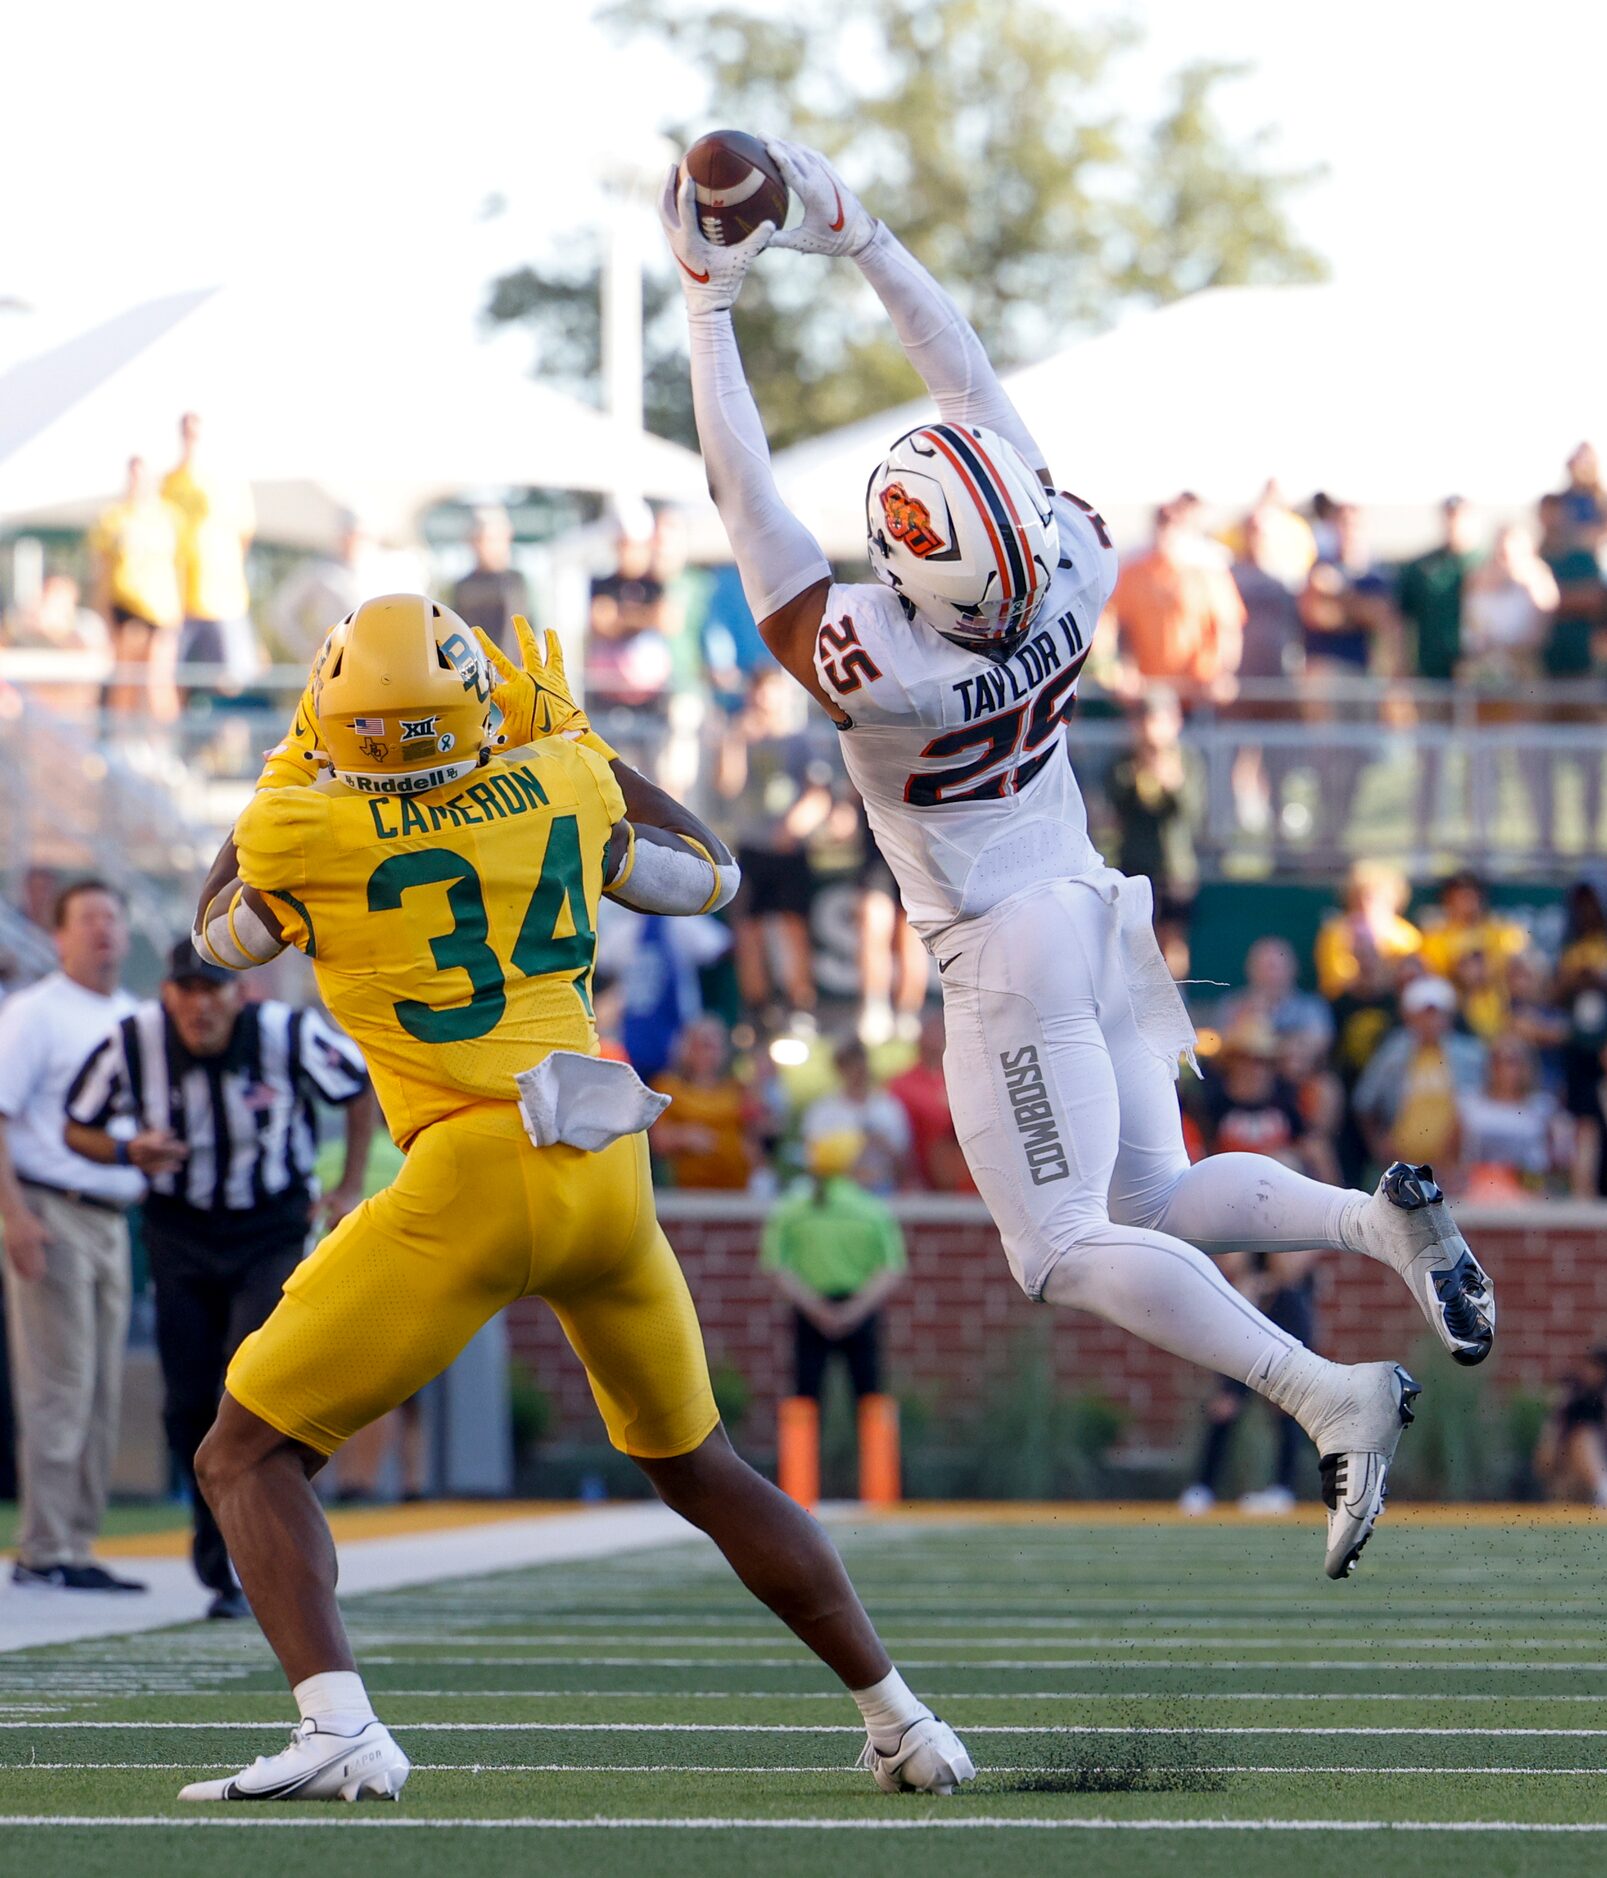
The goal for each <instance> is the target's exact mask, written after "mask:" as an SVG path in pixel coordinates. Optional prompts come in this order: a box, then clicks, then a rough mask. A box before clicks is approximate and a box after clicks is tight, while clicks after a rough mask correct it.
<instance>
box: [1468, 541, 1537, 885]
mask: <svg viewBox="0 0 1607 1878" xmlns="http://www.w3.org/2000/svg"><path fill="white" fill-rule="evenodd" d="M1557 606H1558V590H1557V583H1556V581H1555V579H1554V578H1553V577H1552V573H1551V569H1550V568H1549V567H1547V566H1546V564H1545V562H1544V561H1543V560H1541V558H1540V556H1539V555H1538V554H1537V553H1536V552H1535V549H1534V543H1533V542H1532V541H1531V540H1530V538H1529V536H1528V535H1527V534H1526V533H1525V532H1524V530H1523V529H1521V528H1503V529H1502V530H1501V532H1500V534H1499V535H1497V536H1496V541H1495V548H1494V551H1493V552H1492V553H1491V555H1490V557H1489V559H1488V560H1486V561H1484V562H1483V563H1481V564H1480V566H1478V567H1476V568H1475V569H1474V570H1473V572H1472V573H1471V574H1470V575H1469V576H1468V578H1467V581H1466V583H1465V584H1464V587H1463V593H1462V662H1461V664H1460V666H1459V667H1458V670H1457V677H1458V680H1459V681H1460V683H1462V684H1463V685H1465V686H1466V687H1468V688H1469V689H1470V690H1472V691H1473V692H1475V693H1476V694H1477V705H1476V707H1475V708H1476V717H1477V721H1478V723H1479V725H1480V726H1481V727H1484V726H1490V725H1498V724H1515V723H1533V722H1535V721H1536V720H1537V718H1538V720H1539V721H1541V722H1544V721H1545V719H1546V716H1547V713H1546V712H1545V711H1543V710H1542V711H1540V712H1539V713H1537V712H1536V711H1535V708H1534V706H1533V705H1532V704H1530V703H1529V702H1528V701H1527V696H1526V694H1527V693H1528V692H1530V691H1531V690H1532V688H1533V683H1534V680H1535V679H1536V678H1537V677H1538V676H1539V675H1540V652H1541V647H1542V646H1543V645H1544V643H1545V641H1546V638H1547V637H1548V631H1549V626H1550V622H1551V619H1552V617H1553V616H1554V615H1555V613H1556V611H1557ZM1501 757H1502V752H1501V749H1500V747H1499V745H1498V744H1497V743H1496V742H1495V741H1494V740H1492V739H1490V738H1482V739H1481V740H1480V743H1479V746H1478V749H1477V752H1476V754H1475V759H1474V767H1473V778H1472V785H1473V786H1472V792H1471V793H1472V798H1473V832H1474V841H1475V845H1476V846H1477V847H1479V848H1480V849H1483V848H1484V847H1485V846H1486V844H1487V842H1488V841H1489V839H1490V836H1491V835H1492V834H1493V832H1494V829H1495V823H1496V815H1497V810H1498V807H1499V804H1500V801H1501V799H1502V795H1501V790H1500V775H1501ZM1517 767H1518V773H1519V775H1520V777H1521V778H1522V781H1523V786H1524V788H1525V790H1526V791H1527V793H1528V795H1529V797H1530V799H1531V801H1532V802H1533V804H1534V807H1535V812H1536V816H1537V818H1538V819H1539V820H1540V821H1541V823H1542V825H1544V822H1545V818H1546V816H1547V814H1548V813H1549V812H1550V792H1549V785H1550V771H1551V755H1550V752H1549V750H1544V749H1537V748H1536V747H1535V745H1534V744H1533V742H1532V741H1530V740H1529V739H1528V738H1526V737H1524V736H1523V735H1522V734H1521V733H1520V735H1519V739H1518V744H1517Z"/></svg>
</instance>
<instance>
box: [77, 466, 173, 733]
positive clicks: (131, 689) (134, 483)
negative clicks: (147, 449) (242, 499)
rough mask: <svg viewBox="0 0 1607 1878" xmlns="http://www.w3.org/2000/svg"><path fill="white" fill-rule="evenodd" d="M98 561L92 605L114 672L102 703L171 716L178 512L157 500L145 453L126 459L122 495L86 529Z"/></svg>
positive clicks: (159, 496)
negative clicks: (116, 672)
mask: <svg viewBox="0 0 1607 1878" xmlns="http://www.w3.org/2000/svg"><path fill="white" fill-rule="evenodd" d="M88 545H89V552H90V555H91V557H92V559H93V561H94V564H95V587H94V593H95V610H96V612H97V613H99V614H100V616H101V618H102V619H103V620H104V621H105V622H106V626H107V629H108V631H109V632H110V634H111V654H112V663H113V664H114V665H115V666H117V668H118V670H119V673H120V674H121V673H124V672H127V673H129V674H130V675H129V676H127V677H123V676H119V678H118V679H117V681H116V682H114V683H113V684H111V685H109V686H108V687H107V690H106V694H105V704H106V706H107V708H108V709H109V710H113V711H140V710H146V709H150V708H155V709H156V710H157V711H158V712H159V713H160V714H161V715H164V716H170V715H171V714H172V708H173V706H174V705H175V704H176V699H175V698H174V696H173V689H172V669H173V659H174V655H175V653H176V652H177V649H178V637H177V628H178V624H179V620H180V618H181V617H182V609H181V607H180V604H179V580H178V553H179V533H178V516H177V513H176V512H175V510H174V509H173V508H172V507H171V506H170V505H169V504H168V503H166V502H164V501H163V500H162V497H161V495H160V494H159V493H158V491H157V487H156V479H155V477H154V476H152V474H151V472H150V469H149V468H148V467H147V465H146V462H145V459H144V458H143V457H138V456H131V457H130V458H129V459H128V482H127V485H126V487H125V488H124V491H123V498H122V500H121V501H120V502H115V503H113V504H112V506H111V507H110V508H109V509H106V510H105V511H104V512H103V513H102V514H101V516H100V519H99V520H98V521H97V522H96V523H95V526H94V527H93V528H92V529H91V530H90V533H89V544H88Z"/></svg>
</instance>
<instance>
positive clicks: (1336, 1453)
mask: <svg viewBox="0 0 1607 1878" xmlns="http://www.w3.org/2000/svg"><path fill="white" fill-rule="evenodd" d="M1341 1374H1342V1375H1343V1376H1344V1378H1345V1379H1346V1380H1345V1383H1344V1385H1343V1391H1344V1392H1343V1394H1342V1395H1341V1396H1336V1398H1335V1399H1334V1401H1333V1402H1332V1404H1331V1405H1330V1406H1329V1407H1328V1409H1327V1411H1326V1413H1325V1414H1323V1415H1322V1416H1321V1417H1320V1418H1319V1419H1318V1420H1317V1422H1316V1426H1315V1427H1313V1428H1308V1430H1307V1432H1308V1433H1309V1434H1310V1435H1311V1438H1312V1440H1313V1441H1315V1442H1316V1444H1317V1452H1318V1454H1319V1455H1320V1456H1321V1457H1322V1459H1321V1467H1322V1497H1323V1503H1324V1505H1325V1506H1326V1507H1327V1508H1328V1551H1327V1555H1326V1557H1325V1558H1324V1560H1323V1569H1324V1570H1325V1571H1326V1572H1327V1574H1328V1576H1329V1577H1330V1578H1348V1577H1349V1576H1350V1574H1351V1573H1352V1572H1353V1571H1354V1570H1355V1569H1356V1561H1357V1559H1359V1558H1360V1557H1361V1553H1362V1547H1363V1546H1365V1545H1366V1543H1367V1541H1368V1540H1369V1539H1370V1538H1371V1537H1372V1535H1373V1527H1374V1526H1375V1525H1376V1524H1377V1523H1378V1519H1379V1516H1380V1515H1381V1514H1382V1513H1383V1510H1384V1499H1385V1496H1386V1495H1387V1493H1388V1491H1389V1467H1390V1462H1391V1461H1392V1460H1393V1459H1394V1457H1395V1449H1396V1448H1397V1446H1398V1445H1399V1443H1400V1438H1401V1435H1402V1433H1403V1432H1404V1430H1405V1429H1406V1428H1407V1426H1408V1425H1409V1424H1410V1423H1411V1421H1412V1418H1413V1413H1414V1409H1413V1405H1414V1404H1415V1402H1416V1401H1417V1398H1418V1397H1419V1396H1420V1395H1421V1394H1422V1390H1421V1389H1420V1388H1419V1387H1418V1385H1417V1384H1416V1383H1415V1382H1414V1381H1413V1380H1412V1378H1411V1377H1410V1376H1409V1375H1408V1374H1407V1373H1406V1371H1405V1370H1404V1369H1402V1368H1401V1366H1400V1364H1399V1363H1358V1364H1357V1365H1355V1367H1354V1368H1351V1369H1347V1370H1344V1371H1342V1372H1341Z"/></svg>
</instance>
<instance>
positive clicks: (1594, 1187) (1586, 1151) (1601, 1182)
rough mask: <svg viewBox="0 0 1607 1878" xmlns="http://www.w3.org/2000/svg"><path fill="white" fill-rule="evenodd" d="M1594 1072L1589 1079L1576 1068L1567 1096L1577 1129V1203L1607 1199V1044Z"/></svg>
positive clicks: (1574, 1174)
mask: <svg viewBox="0 0 1607 1878" xmlns="http://www.w3.org/2000/svg"><path fill="white" fill-rule="evenodd" d="M1592 1069H1593V1072H1594V1073H1593V1074H1592V1075H1589V1076H1587V1075H1586V1074H1585V1073H1584V1072H1583V1070H1582V1069H1577V1068H1576V1069H1575V1071H1574V1077H1573V1084H1572V1086H1571V1087H1570V1089H1569V1090H1568V1094H1567V1107H1568V1113H1569V1115H1570V1116H1571V1117H1572V1120H1573V1129H1574V1134H1573V1167H1572V1177H1571V1179H1570V1182H1569V1188H1570V1191H1571V1192H1572V1194H1573V1196H1574V1198H1575V1199H1576V1200H1607V1044H1604V1045H1603V1046H1602V1048H1601V1049H1600V1050H1599V1051H1598V1052H1597V1053H1596V1059H1595V1062H1594V1064H1593V1065H1592Z"/></svg>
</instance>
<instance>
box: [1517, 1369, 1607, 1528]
mask: <svg viewBox="0 0 1607 1878" xmlns="http://www.w3.org/2000/svg"><path fill="white" fill-rule="evenodd" d="M1534 1469H1535V1472H1536V1474H1538V1475H1539V1477H1540V1478H1541V1480H1543V1481H1544V1482H1545V1483H1546V1486H1547V1487H1548V1488H1549V1489H1550V1491H1551V1493H1552V1495H1553V1497H1554V1498H1556V1499H1583V1500H1586V1501H1588V1502H1589V1503H1590V1504H1591V1505H1592V1506H1600V1507H1607V1350H1592V1351H1591V1352H1590V1354H1589V1355H1588V1356H1586V1357H1585V1359H1584V1361H1583V1362H1582V1363H1580V1365H1579V1366H1578V1371H1577V1373H1576V1374H1574V1375H1571V1376H1564V1377H1563V1379H1562V1381H1561V1382H1560V1383H1559V1384H1558V1387H1557V1397H1556V1404H1555V1407H1554V1408H1553V1410H1552V1412H1551V1415H1550V1417H1549V1418H1548V1420H1547V1422H1546V1425H1545V1428H1544V1429H1543V1430H1542V1432H1541V1436H1540V1445H1539V1447H1538V1449H1537V1450H1536V1452H1535V1459H1534Z"/></svg>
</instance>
